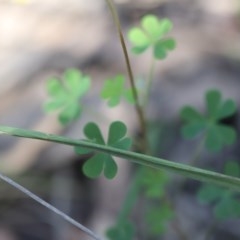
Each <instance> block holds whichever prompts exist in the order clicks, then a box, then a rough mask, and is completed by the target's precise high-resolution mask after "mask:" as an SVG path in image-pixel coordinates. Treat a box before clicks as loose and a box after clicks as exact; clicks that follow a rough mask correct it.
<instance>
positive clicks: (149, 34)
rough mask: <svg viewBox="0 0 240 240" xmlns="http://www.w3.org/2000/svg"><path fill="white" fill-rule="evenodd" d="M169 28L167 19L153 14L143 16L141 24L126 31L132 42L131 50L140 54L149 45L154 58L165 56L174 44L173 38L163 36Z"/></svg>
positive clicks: (170, 26)
mask: <svg viewBox="0 0 240 240" xmlns="http://www.w3.org/2000/svg"><path fill="white" fill-rule="evenodd" d="M171 29H172V22H171V21H170V20H169V19H163V20H159V19H158V18H157V17H156V16H154V15H146V16H144V17H143V18H142V20H141V26H140V27H134V28H132V29H130V31H129V33H128V38H129V40H130V42H131V43H132V44H133V47H132V52H133V53H135V54H140V53H143V52H144V51H145V50H147V49H148V48H149V47H150V46H151V47H152V48H153V56H154V57H155V58H156V59H164V58H166V56H167V53H168V51H170V50H173V49H174V48H175V45H176V44H175V41H174V39H172V38H165V37H164V35H166V34H167V33H168V32H169V31H170V30H171Z"/></svg>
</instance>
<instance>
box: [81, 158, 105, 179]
mask: <svg viewBox="0 0 240 240" xmlns="http://www.w3.org/2000/svg"><path fill="white" fill-rule="evenodd" d="M106 157H108V155H106V154H105V153H99V154H97V155H94V156H93V157H91V158H89V159H88V160H87V161H86V162H85V163H84V165H83V172H84V174H85V175H86V176H88V177H89V178H97V177H99V176H100V175H101V173H102V170H103V167H104V161H105V158H106Z"/></svg>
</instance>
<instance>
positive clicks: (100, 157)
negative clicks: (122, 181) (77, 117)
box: [75, 121, 131, 179]
mask: <svg viewBox="0 0 240 240" xmlns="http://www.w3.org/2000/svg"><path fill="white" fill-rule="evenodd" d="M126 133H127V128H126V126H125V124H124V123H122V122H120V121H115V122H112V123H111V125H110V127H109V131H108V140H107V144H106V143H105V141H104V138H103V136H102V133H101V131H100V129H99V127H98V125H97V124H96V123H92V122H90V123H88V124H87V125H86V126H85V127H84V134H85V136H86V137H87V140H86V141H91V142H94V143H98V144H102V145H108V146H112V147H115V148H119V149H124V150H127V149H129V148H130V146H131V139H130V138H127V137H125V135H126ZM75 152H76V153H78V154H86V153H89V152H90V151H89V150H88V149H86V148H83V147H76V148H75ZM83 172H84V174H85V175H86V176H88V177H90V178H96V177H99V176H100V175H101V174H102V173H103V174H104V176H105V177H106V178H108V179H112V178H114V177H115V175H116V174H117V164H116V162H115V160H114V158H113V157H112V156H111V155H110V154H107V153H93V156H92V157H90V158H89V159H88V160H87V161H86V162H85V164H84V165H83Z"/></svg>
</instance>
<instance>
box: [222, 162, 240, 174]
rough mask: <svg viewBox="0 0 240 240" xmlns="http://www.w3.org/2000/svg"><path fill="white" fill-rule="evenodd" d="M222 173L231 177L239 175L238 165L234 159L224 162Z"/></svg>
mask: <svg viewBox="0 0 240 240" xmlns="http://www.w3.org/2000/svg"><path fill="white" fill-rule="evenodd" d="M224 173H225V174H227V175H230V176H233V177H239V176H240V167H239V164H238V163H237V162H236V161H228V162H227V163H226V164H225V168H224Z"/></svg>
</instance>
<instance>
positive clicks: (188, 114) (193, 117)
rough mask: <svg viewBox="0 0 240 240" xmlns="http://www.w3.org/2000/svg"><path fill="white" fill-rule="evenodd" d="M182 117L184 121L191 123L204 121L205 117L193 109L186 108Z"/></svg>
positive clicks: (181, 114)
mask: <svg viewBox="0 0 240 240" xmlns="http://www.w3.org/2000/svg"><path fill="white" fill-rule="evenodd" d="M180 116H181V118H182V119H183V120H185V121H189V122H195V121H203V120H204V118H203V116H202V115H201V114H200V113H199V112H198V111H196V110H195V109H194V108H193V107H190V106H186V107H184V108H182V110H181V113H180Z"/></svg>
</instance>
